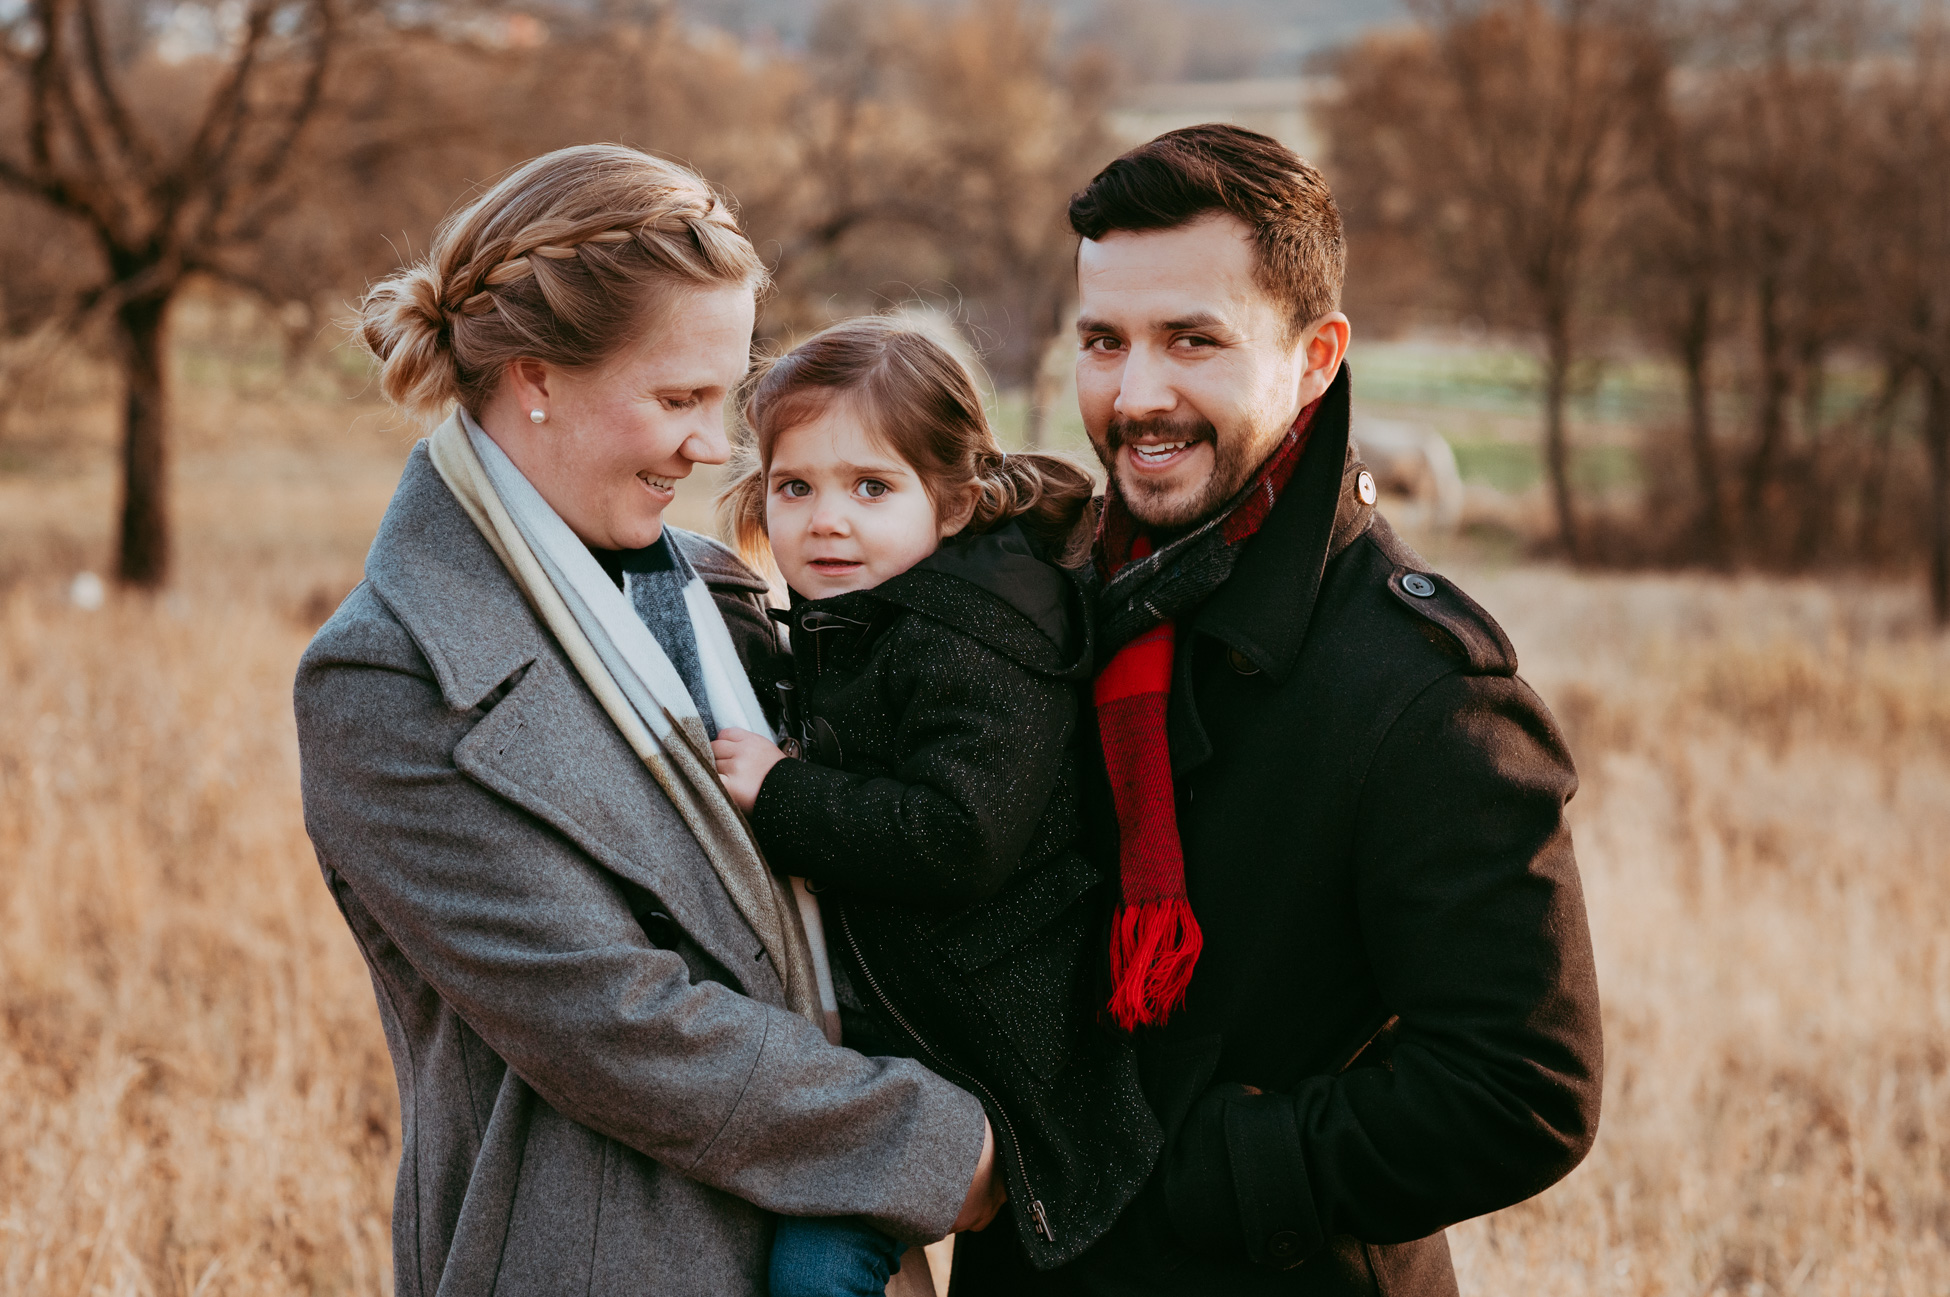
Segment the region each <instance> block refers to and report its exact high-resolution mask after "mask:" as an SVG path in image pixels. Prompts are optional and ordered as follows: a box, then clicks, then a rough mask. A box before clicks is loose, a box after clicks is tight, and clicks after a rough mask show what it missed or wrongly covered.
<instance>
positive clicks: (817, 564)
mask: <svg viewBox="0 0 1950 1297" xmlns="http://www.w3.org/2000/svg"><path fill="white" fill-rule="evenodd" d="M807 566H808V567H811V568H813V569H815V570H817V571H820V572H825V573H827V574H828V575H832V574H837V573H841V572H851V571H853V570H854V569H855V568H857V567H860V566H862V564H861V563H860V561H859V560H858V559H851V558H816V559H813V560H812V561H811V562H809V563H808V564H807Z"/></svg>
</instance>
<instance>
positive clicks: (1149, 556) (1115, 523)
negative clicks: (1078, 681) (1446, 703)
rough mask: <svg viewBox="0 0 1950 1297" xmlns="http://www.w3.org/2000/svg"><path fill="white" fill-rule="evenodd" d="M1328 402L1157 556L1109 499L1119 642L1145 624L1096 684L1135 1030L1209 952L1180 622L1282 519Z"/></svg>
mask: <svg viewBox="0 0 1950 1297" xmlns="http://www.w3.org/2000/svg"><path fill="white" fill-rule="evenodd" d="M1319 404H1320V403H1319V402H1318V401H1316V402H1315V403H1314V404H1313V405H1310V406H1308V407H1307V408H1306V409H1305V410H1303V411H1301V412H1300V417H1299V418H1298V419H1297V420H1295V421H1294V424H1293V427H1292V429H1291V430H1289V431H1288V433H1287V435H1286V439H1285V440H1284V441H1283V442H1282V443H1281V445H1280V447H1279V449H1277V450H1276V451H1274V452H1273V455H1272V457H1271V458H1269V459H1268V460H1267V461H1266V463H1265V465H1264V466H1263V467H1262V468H1261V469H1260V471H1259V473H1258V475H1257V476H1255V477H1254V479H1253V481H1252V484H1251V485H1250V486H1248V487H1247V488H1246V489H1245V490H1244V491H1242V492H1240V494H1239V495H1238V497H1237V498H1236V499H1235V500H1234V502H1233V504H1232V505H1231V507H1229V508H1228V509H1227V510H1226V511H1225V512H1223V513H1221V514H1220V515H1218V516H1217V517H1215V518H1213V519H1211V520H1210V521H1208V522H1206V523H1205V524H1203V525H1201V526H1199V527H1198V528H1196V529H1194V530H1193V531H1192V532H1191V533H1190V534H1188V535H1186V536H1182V537H1180V538H1178V539H1177V540H1176V541H1173V542H1172V543H1171V544H1169V545H1167V546H1166V547H1165V548H1164V549H1163V550H1162V551H1158V552H1156V553H1154V552H1153V550H1152V545H1151V539H1150V537H1149V536H1146V535H1145V534H1144V533H1143V531H1142V530H1141V528H1140V525H1139V523H1138V522H1137V520H1136V519H1135V518H1133V517H1132V516H1131V513H1130V510H1129V509H1128V508H1126V507H1125V504H1124V501H1123V498H1122V497H1121V496H1120V495H1119V494H1118V492H1117V486H1116V479H1115V478H1114V477H1113V478H1112V480H1111V485H1110V486H1109V488H1108V489H1107V490H1106V491H1105V494H1104V509H1103V513H1102V514H1101V515H1100V516H1099V518H1098V532H1097V542H1098V543H1097V570H1098V576H1099V578H1100V579H1101V580H1102V581H1103V582H1104V583H1105V584H1104V588H1103V592H1102V594H1103V599H1104V602H1105V604H1106V605H1108V607H1107V612H1108V613H1109V615H1108V616H1107V617H1106V627H1107V629H1108V631H1109V633H1110V635H1111V636H1112V639H1111V643H1113V644H1114V643H1116V633H1117V630H1118V629H1119V623H1122V624H1123V626H1124V627H1125V628H1127V629H1128V627H1129V626H1130V625H1131V622H1132V618H1133V617H1134V616H1135V617H1136V618H1137V620H1138V623H1139V625H1140V629H1139V630H1138V631H1137V633H1136V634H1135V635H1134V636H1132V637H1130V638H1128V641H1127V642H1126V643H1124V644H1123V646H1122V647H1121V648H1118V649H1117V650H1116V652H1115V654H1114V655H1113V656H1112V657H1111V659H1110V661H1109V663H1108V664H1106V665H1105V667H1104V669H1103V670H1102V671H1101V672H1100V673H1098V676H1097V682H1096V688H1095V700H1096V706H1097V732H1098V734H1099V736H1100V737H1101V739H1102V741H1103V746H1104V767H1105V769H1106V770H1107V771H1108V772H1109V775H1110V788H1111V799H1112V801H1113V802H1114V803H1115V804H1116V808H1117V854H1118V872H1119V881H1120V883H1121V885H1122V895H1121V898H1120V904H1119V905H1118V909H1117V914H1116V917H1115V918H1114V920H1113V921H1112V925H1111V944H1110V975H1111V997H1110V1012H1111V1017H1113V1018H1114V1019H1115V1020H1116V1021H1117V1025H1118V1026H1120V1027H1122V1028H1123V1029H1124V1030H1126V1031H1131V1030H1134V1029H1135V1028H1137V1027H1138V1026H1140V1025H1145V1026H1156V1025H1163V1023H1164V1021H1165V1020H1166V1018H1168V1017H1169V1016H1170V1014H1171V1012H1172V1010H1174V1009H1176V1008H1177V1007H1178V1006H1179V1005H1180V1004H1182V1003H1183V1002H1184V999H1185V992H1186V989H1187V988H1188V987H1189V986H1190V985H1191V981H1192V969H1193V967H1194V966H1195V965H1196V964H1197V963H1198V956H1199V951H1200V950H1201V949H1202V948H1203V947H1204V944H1205V938H1204V935H1203V934H1202V933H1201V932H1200V931H1199V926H1198V919H1197V918H1196V917H1195V916H1194V915H1193V914H1192V905H1191V900H1190V898H1189V897H1188V896H1187V895H1186V892H1185V854H1184V848H1183V846H1182V844H1181V843H1180V841H1179V837H1178V803H1177V793H1176V788H1175V787H1174V785H1173V782H1172V777H1171V752H1170V749H1169V746H1168V744H1167V741H1166V736H1165V707H1166V703H1167V702H1168V701H1169V700H1170V696H1171V669H1172V659H1173V656H1174V654H1175V652H1176V648H1177V630H1176V624H1175V621H1174V619H1175V618H1176V617H1177V615H1178V614H1179V613H1180V612H1181V611H1184V610H1186V609H1188V608H1190V607H1192V606H1195V605H1196V604H1197V603H1202V602H1203V601H1204V600H1205V599H1206V598H1207V597H1209V596H1210V595H1211V593H1212V591H1213V590H1215V589H1217V588H1218V587H1219V585H1221V584H1223V583H1224V581H1225V578H1226V576H1227V575H1229V574H1230V572H1231V570H1232V563H1233V561H1234V560H1235V559H1236V558H1237V556H1238V553H1239V550H1240V549H1241V548H1242V547H1243V546H1244V545H1245V543H1246V541H1247V540H1249V539H1250V538H1251V537H1252V536H1253V534H1254V533H1255V532H1257V531H1258V530H1259V529H1260V526H1261V525H1262V524H1263V523H1265V521H1266V517H1267V515H1268V514H1270V513H1272V511H1273V506H1274V505H1275V504H1276V503H1278V502H1279V498H1280V492H1282V491H1283V490H1285V489H1286V484H1287V482H1288V480H1289V479H1290V478H1292V476H1293V470H1294V468H1295V466H1296V465H1298V464H1299V462H1300V456H1301V453H1302V452H1303V451H1305V449H1306V446H1307V433H1308V431H1309V429H1310V427H1311V425H1312V422H1313V414H1314V410H1315V409H1316V408H1317V407H1318V406H1319ZM1147 560H1155V561H1150V562H1147ZM1144 569H1148V570H1144ZM1187 573H1189V574H1190V579H1189V580H1187V578H1186V574H1187ZM1147 596H1154V597H1147ZM1146 623H1149V624H1148V625H1147V624H1146Z"/></svg>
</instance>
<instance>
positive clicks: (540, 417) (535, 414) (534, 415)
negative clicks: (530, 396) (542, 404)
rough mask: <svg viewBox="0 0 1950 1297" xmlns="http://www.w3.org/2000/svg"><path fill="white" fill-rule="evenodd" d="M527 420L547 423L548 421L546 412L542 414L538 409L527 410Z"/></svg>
mask: <svg viewBox="0 0 1950 1297" xmlns="http://www.w3.org/2000/svg"><path fill="white" fill-rule="evenodd" d="M528 422H530V423H547V422H548V416H547V415H546V414H543V413H542V412H541V411H540V410H530V411H529V412H528Z"/></svg>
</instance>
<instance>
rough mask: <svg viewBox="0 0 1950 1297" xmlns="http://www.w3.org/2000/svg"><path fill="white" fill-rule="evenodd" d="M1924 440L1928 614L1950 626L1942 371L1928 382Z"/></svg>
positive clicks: (1949, 407) (1946, 387)
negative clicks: (1927, 454)
mask: <svg viewBox="0 0 1950 1297" xmlns="http://www.w3.org/2000/svg"><path fill="white" fill-rule="evenodd" d="M1927 394H1928V403H1927V409H1925V411H1924V413H1923V439H1924V441H1925V442H1926V443H1927V444H1928V447H1929V452H1930V613H1931V615H1932V616H1933V617H1934V618H1935V620H1936V624H1937V626H1938V627H1939V628H1943V627H1950V381H1946V379H1945V376H1944V374H1943V373H1942V372H1941V371H1935V372H1932V373H1931V374H1930V376H1929V379H1928V382H1927Z"/></svg>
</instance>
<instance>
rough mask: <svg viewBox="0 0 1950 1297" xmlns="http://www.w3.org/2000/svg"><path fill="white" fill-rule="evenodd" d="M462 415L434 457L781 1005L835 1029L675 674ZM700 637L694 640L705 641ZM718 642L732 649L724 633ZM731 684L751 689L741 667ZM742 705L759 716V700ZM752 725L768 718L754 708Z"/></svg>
mask: <svg viewBox="0 0 1950 1297" xmlns="http://www.w3.org/2000/svg"><path fill="white" fill-rule="evenodd" d="M470 425H473V420H472V419H470V418H467V417H466V416H465V414H464V413H463V412H461V411H458V410H457V411H455V413H454V414H453V416H452V417H450V418H449V419H448V420H447V421H446V422H445V423H443V424H441V425H440V427H439V428H438V429H437V430H436V431H435V432H434V434H433V438H432V440H431V441H430V442H429V443H428V446H427V450H428V454H429V456H430V457H431V458H432V460H433V466H434V468H435V469H436V470H438V471H439V473H440V476H441V479H442V480H444V481H445V482H446V483H447V487H448V489H449V490H451V491H452V492H453V493H454V498H455V499H456V500H458V501H460V506H461V508H463V509H465V510H466V511H467V516H468V517H469V518H471V519H473V520H474V525H475V526H476V527H478V528H480V530H481V535H482V537H484V538H485V539H486V540H487V543H488V544H489V545H490V546H491V547H492V548H493V549H494V552H495V554H496V555H498V556H499V557H500V559H501V563H502V565H503V566H504V567H506V568H507V569H508V573H509V575H510V576H512V577H514V579H515V584H516V585H517V586H519V587H520V588H521V592H522V594H524V595H525V596H527V599H528V602H529V604H530V605H531V606H532V607H533V608H534V609H535V611H536V612H537V613H538V614H539V615H540V616H541V619H542V621H543V622H544V623H545V624H546V625H547V626H548V628H549V631H550V632H551V633H552V634H553V635H554V636H555V639H556V642H557V643H558V644H560V645H561V646H562V651H563V652H564V653H565V654H567V655H568V658H569V661H570V662H571V663H573V664H574V666H575V669H576V671H577V673H578V674H580V675H581V676H582V680H583V683H584V684H586V685H588V686H589V691H590V692H591V693H593V694H594V695H595V696H596V701H597V702H599V703H601V704H602V708H603V710H604V711H605V712H607V713H608V714H609V718H610V720H612V721H614V722H615V723H616V728H617V729H618V730H620V731H621V732H622V735H623V738H624V739H625V740H626V741H627V742H628V743H629V745H630V747H631V749H632V750H633V751H634V752H635V753H636V754H637V756H639V757H640V758H642V760H643V764H644V765H645V766H646V767H648V768H649V770H650V774H651V777H652V778H654V779H655V780H656V781H657V786H658V787H659V788H662V789H663V791H664V794H665V795H666V796H667V797H669V798H670V802H671V805H673V806H675V807H676V808H677V813H678V814H679V815H681V816H683V817H684V823H685V824H686V825H687V826H688V827H689V828H690V831H691V833H692V834H693V835H694V836H695V837H696V838H697V842H698V845H699V846H700V847H702V848H703V849H704V855H705V858H706V859H708V860H709V861H710V862H711V867H712V869H713V870H715V871H716V872H717V875H718V880H719V881H720V882H721V883H723V884H724V889H725V891H726V892H727V893H729V894H730V896H731V900H732V903H733V904H734V905H736V906H737V907H738V912H739V913H740V914H741V915H743V916H744V918H745V922H746V923H748V924H750V925H751V929H752V931H753V932H755V933H756V934H758V940H759V943H760V945H762V946H763V947H764V950H765V953H766V956H767V957H768V958H769V959H770V960H771V961H772V967H773V968H774V969H775V970H777V972H778V975H779V980H780V981H781V982H782V983H783V984H784V986H785V997H786V1003H787V1005H789V1006H790V1007H791V1009H792V1010H793V1012H795V1013H799V1014H803V1015H804V1016H805V1017H806V1018H807V1019H808V1020H809V1021H811V1022H812V1023H813V1024H814V1025H815V1026H820V1027H822V1028H824V1029H825V1030H826V1031H827V1033H828V1035H829V1036H830V1035H832V1034H833V1027H834V1025H836V1024H835V1023H833V1022H831V1021H829V1020H828V1019H829V1015H828V1014H826V1013H823V1012H822V1011H821V1008H822V1006H821V1004H820V1000H821V999H822V998H823V997H822V996H821V995H820V993H819V984H818V983H819V978H818V977H817V974H816V972H815V970H814V962H813V954H812V949H811V945H810V943H809V942H808V941H807V939H806V932H805V929H804V928H803V927H802V926H801V921H800V917H799V915H798V913H797V912H796V911H795V907H794V905H793V903H792V902H791V901H789V900H788V899H787V898H786V895H785V892H784V889H783V887H781V885H780V883H779V880H778V879H777V878H775V877H774V876H773V874H772V871H771V870H770V869H769V868H767V867H766V864H765V859H764V857H763V856H762V855H761V854H760V852H759V849H758V843H757V842H756V841H755V840H754V839H753V837H752V831H751V826H750V825H749V824H748V823H746V821H745V817H744V816H743V815H741V814H740V813H739V811H738V808H737V807H735V806H733V805H732V803H731V799H730V797H729V796H728V795H727V794H726V793H725V789H724V785H723V784H722V783H721V782H719V780H718V773H717V763H716V762H715V761H714V760H713V759H712V757H711V744H710V740H709V738H708V737H707V736H706V734H705V731H704V723H703V721H702V720H701V719H700V718H699V716H698V710H697V706H696V704H695V703H693V702H692V700H691V696H690V694H689V692H688V691H687V690H686V689H685V688H684V682H683V678H682V677H681V676H679V675H678V673H677V669H676V668H675V667H673V666H672V665H671V663H670V659H669V658H668V657H667V656H666V655H665V653H664V651H663V649H662V648H661V647H660V646H659V645H658V643H657V641H656V639H655V637H654V636H652V635H651V634H650V632H649V630H648V629H647V628H646V627H645V626H644V625H643V623H642V622H641V621H639V620H638V619H637V616H636V614H635V612H634V610H632V609H631V607H630V605H629V603H628V601H627V600H626V599H625V598H624V597H623V595H622V593H621V592H620V591H618V590H617V589H616V587H615V586H614V585H613V584H611V583H610V580H609V578H608V577H607V576H605V575H604V574H603V571H602V569H601V567H600V566H599V565H598V564H597V563H596V560H595V557H594V556H593V555H591V554H590V553H589V551H588V550H587V549H586V548H585V547H584V546H583V545H582V543H581V542H580V541H578V540H576V539H575V535H574V533H573V532H571V531H570V530H569V528H568V525H567V524H566V523H564V522H563V521H562V520H561V518H560V517H558V516H557V515H556V513H555V511H554V510H553V509H551V508H549V506H548V504H547V502H545V501H544V500H543V499H542V497H541V494H540V493H539V492H537V491H536V490H535V488H534V486H533V485H531V484H530V483H529V481H528V480H527V478H525V477H523V476H522V474H521V470H519V469H517V468H516V467H515V465H514V463H513V461H511V460H509V459H508V457H507V456H506V455H505V454H504V453H503V452H502V450H501V448H500V447H499V446H497V445H495V444H494V442H493V441H492V440H490V439H489V438H488V437H487V435H486V434H485V433H482V432H481V431H480V430H479V428H478V425H474V426H470ZM585 568H586V570H585ZM714 611H715V610H714ZM717 629H720V630H722V624H721V623H720V625H719V627H718V628H717ZM702 639H703V636H702V635H700V643H699V646H698V647H699V649H700V651H702V652H706V653H709V652H711V651H712V647H713V646H711V645H707V644H705V643H703V642H702ZM722 651H724V652H730V636H729V633H728V632H727V633H726V634H725V643H724V645H723V646H722ZM737 683H738V685H739V686H740V687H742V688H743V690H744V691H745V692H746V693H748V694H749V692H750V686H749V684H747V683H746V682H745V681H744V679H743V676H742V673H739V679H738V681H737ZM749 713H750V714H751V715H752V716H759V715H760V713H759V712H758V705H757V701H756V699H753V700H751V702H750V707H749ZM722 719H724V720H725V721H726V722H727V723H736V718H734V717H725V718H722ZM756 728H758V729H760V730H763V729H764V724H763V721H762V719H761V720H760V721H759V722H758V725H757V726H756Z"/></svg>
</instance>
